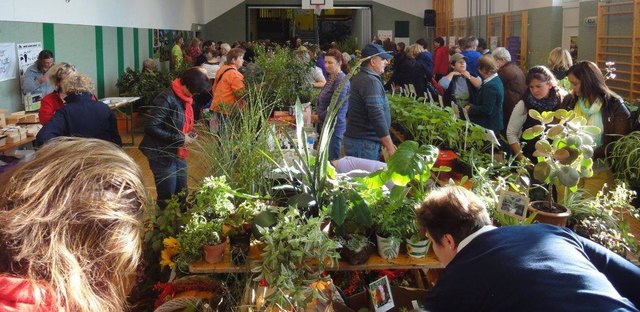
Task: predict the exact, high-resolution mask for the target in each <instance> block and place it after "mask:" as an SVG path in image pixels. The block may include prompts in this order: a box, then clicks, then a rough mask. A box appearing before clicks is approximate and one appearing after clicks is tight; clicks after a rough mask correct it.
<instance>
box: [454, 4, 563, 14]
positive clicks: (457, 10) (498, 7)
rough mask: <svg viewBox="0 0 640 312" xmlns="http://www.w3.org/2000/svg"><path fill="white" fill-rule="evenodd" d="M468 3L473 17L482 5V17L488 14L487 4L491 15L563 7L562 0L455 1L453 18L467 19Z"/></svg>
mask: <svg viewBox="0 0 640 312" xmlns="http://www.w3.org/2000/svg"><path fill="white" fill-rule="evenodd" d="M468 3H471V15H470V16H477V15H478V14H476V8H477V6H478V5H480V15H485V14H486V12H487V11H486V7H487V4H489V3H490V4H491V5H490V14H496V13H505V12H515V11H523V10H529V9H537V8H546V7H550V6H562V1H560V0H527V1H524V0H470V1H468V0H454V1H453V18H461V17H467V16H468V14H467V9H468V7H469V5H468Z"/></svg>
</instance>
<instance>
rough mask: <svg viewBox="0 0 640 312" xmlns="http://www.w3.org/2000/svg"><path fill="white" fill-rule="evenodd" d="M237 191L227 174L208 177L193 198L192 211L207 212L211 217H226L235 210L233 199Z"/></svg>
mask: <svg viewBox="0 0 640 312" xmlns="http://www.w3.org/2000/svg"><path fill="white" fill-rule="evenodd" d="M234 193H235V191H234V190H233V189H232V188H231V186H229V184H228V183H227V178H226V177H225V176H219V177H206V178H204V181H203V182H202V185H201V186H200V187H199V188H198V190H197V191H196V192H195V194H194V195H193V198H192V208H191V209H192V210H191V211H192V213H199V214H206V215H207V216H208V217H210V218H217V219H221V220H222V219H225V218H227V217H229V215H230V214H231V213H233V212H234V210H235V206H234V205H233V202H232V201H231V200H232V199H233V194H234Z"/></svg>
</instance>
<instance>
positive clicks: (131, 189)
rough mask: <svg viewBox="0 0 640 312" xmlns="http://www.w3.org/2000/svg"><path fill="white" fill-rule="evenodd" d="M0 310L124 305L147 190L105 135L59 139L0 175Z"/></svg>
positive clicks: (139, 239) (137, 259)
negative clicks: (106, 140)
mask: <svg viewBox="0 0 640 312" xmlns="http://www.w3.org/2000/svg"><path fill="white" fill-rule="evenodd" d="M0 185H3V188H2V190H0V223H1V224H2V227H0V237H1V239H0V310H1V311H123V310H125V309H126V308H127V303H126V298H127V295H128V293H129V291H130V290H131V289H132V287H133V282H134V281H135V278H134V277H135V273H136V268H137V267H138V265H139V263H140V261H141V253H142V235H143V211H144V206H145V204H146V203H147V193H146V189H145V187H144V185H143V183H142V175H141V172H140V169H139V168H138V166H137V165H136V163H135V162H134V161H133V159H131V158H130V157H129V156H127V154H126V153H124V152H123V151H122V150H120V149H119V148H117V147H116V146H114V145H113V144H110V143H108V142H105V141H101V140H96V139H81V138H57V139H55V140H52V141H51V142H50V143H48V144H46V145H45V146H44V147H42V148H41V149H40V150H38V151H37V152H36V157H35V159H34V160H32V161H29V162H24V163H22V164H21V165H19V166H18V167H16V168H15V169H14V170H13V171H11V172H7V173H5V174H4V175H2V176H0Z"/></svg>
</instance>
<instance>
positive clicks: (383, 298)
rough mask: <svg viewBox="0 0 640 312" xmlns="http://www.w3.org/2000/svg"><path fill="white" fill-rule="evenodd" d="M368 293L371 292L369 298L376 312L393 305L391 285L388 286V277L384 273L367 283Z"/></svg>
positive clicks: (383, 310)
mask: <svg viewBox="0 0 640 312" xmlns="http://www.w3.org/2000/svg"><path fill="white" fill-rule="evenodd" d="M369 293H370V294H371V300H372V301H373V307H374V309H375V311H376V312H386V311H389V310H391V309H393V307H394V306H395V304H394V303H393V296H392V294H391V286H389V279H388V278H387V276H386V275H385V276H383V277H381V278H379V279H377V280H375V281H374V282H372V283H369Z"/></svg>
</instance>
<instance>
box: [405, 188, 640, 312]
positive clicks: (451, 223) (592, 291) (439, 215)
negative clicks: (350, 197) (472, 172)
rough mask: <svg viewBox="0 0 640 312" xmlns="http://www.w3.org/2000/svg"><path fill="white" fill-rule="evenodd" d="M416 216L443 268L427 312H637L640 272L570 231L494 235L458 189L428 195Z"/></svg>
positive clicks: (542, 227) (543, 228) (507, 230)
mask: <svg viewBox="0 0 640 312" xmlns="http://www.w3.org/2000/svg"><path fill="white" fill-rule="evenodd" d="M416 215H417V219H418V221H419V223H420V226H421V228H422V229H423V230H426V233H427V237H428V238H429V239H430V240H431V242H432V246H433V250H434V252H435V254H436V256H437V257H438V259H439V260H440V262H442V263H443V264H444V265H445V266H446V267H445V270H444V273H443V275H442V276H441V277H440V278H439V280H438V281H437V283H436V285H435V286H434V288H433V289H432V291H431V292H430V293H429V295H428V296H427V298H425V299H426V300H425V301H424V304H425V308H426V310H427V311H457V312H463V311H545V312H548V311H638V309H637V306H638V305H640V291H639V290H640V268H638V267H637V266H635V265H633V264H632V263H630V262H628V261H627V260H625V259H623V258H622V257H620V256H618V255H617V254H615V253H613V252H611V251H610V250H608V249H606V248H604V247H602V246H600V245H598V244H596V243H594V242H592V241H590V240H587V239H584V238H582V237H579V236H578V235H576V234H575V233H573V232H571V231H570V230H569V229H567V228H561V227H557V226H552V225H546V224H534V225H528V226H503V227H500V228H496V227H494V226H492V225H491V219H490V218H489V213H488V212H487V209H486V208H485V205H484V203H482V201H481V200H480V199H479V198H478V197H477V196H476V195H475V194H473V193H471V192H470V191H468V190H466V189H464V188H462V187H457V186H452V187H444V188H441V189H439V190H435V191H433V192H431V194H429V196H428V197H427V199H426V200H425V201H424V202H423V203H422V207H421V208H420V209H419V210H418V211H417V214H416Z"/></svg>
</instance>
